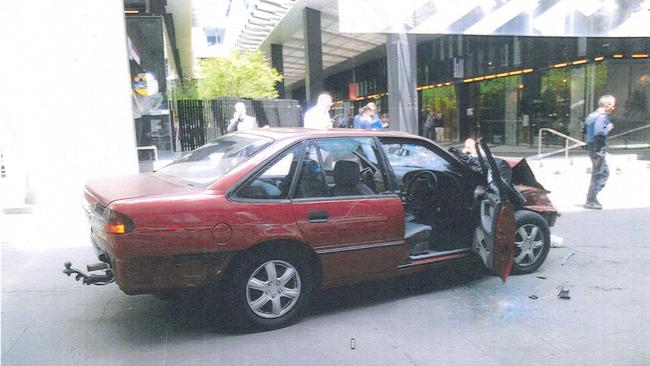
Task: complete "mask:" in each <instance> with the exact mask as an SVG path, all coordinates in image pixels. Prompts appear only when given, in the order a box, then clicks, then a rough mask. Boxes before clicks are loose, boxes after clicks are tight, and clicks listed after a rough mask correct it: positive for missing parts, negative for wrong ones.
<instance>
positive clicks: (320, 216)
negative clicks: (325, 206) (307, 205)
mask: <svg viewBox="0 0 650 366" xmlns="http://www.w3.org/2000/svg"><path fill="white" fill-rule="evenodd" d="M307 215H308V220H309V222H327V211H309V212H308V213H307Z"/></svg>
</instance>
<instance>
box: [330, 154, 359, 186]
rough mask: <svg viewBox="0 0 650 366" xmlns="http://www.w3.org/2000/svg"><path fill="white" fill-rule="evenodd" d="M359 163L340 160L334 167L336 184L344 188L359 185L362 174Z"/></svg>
mask: <svg viewBox="0 0 650 366" xmlns="http://www.w3.org/2000/svg"><path fill="white" fill-rule="evenodd" d="M360 170H361V169H359V163H357V162H356V161H353V160H339V161H337V162H336V164H335V165H334V183H336V184H337V185H339V184H340V185H343V186H354V185H356V184H357V183H359V178H361V173H360Z"/></svg>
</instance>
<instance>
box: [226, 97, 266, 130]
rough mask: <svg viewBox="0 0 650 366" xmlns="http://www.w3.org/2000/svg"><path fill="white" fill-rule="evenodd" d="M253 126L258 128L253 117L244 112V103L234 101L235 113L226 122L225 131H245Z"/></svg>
mask: <svg viewBox="0 0 650 366" xmlns="http://www.w3.org/2000/svg"><path fill="white" fill-rule="evenodd" d="M253 128H259V126H258V124H257V120H256V119H255V117H252V116H249V115H247V114H246V105H244V103H242V102H237V103H235V113H234V115H233V117H232V119H231V120H230V123H228V128H226V131H228V133H231V132H235V131H245V130H250V129H253Z"/></svg>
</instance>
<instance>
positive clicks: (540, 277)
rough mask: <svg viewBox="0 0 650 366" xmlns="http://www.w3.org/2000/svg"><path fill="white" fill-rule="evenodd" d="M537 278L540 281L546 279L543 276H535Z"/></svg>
mask: <svg viewBox="0 0 650 366" xmlns="http://www.w3.org/2000/svg"><path fill="white" fill-rule="evenodd" d="M537 278H539V279H540V280H545V279H546V277H544V276H537Z"/></svg>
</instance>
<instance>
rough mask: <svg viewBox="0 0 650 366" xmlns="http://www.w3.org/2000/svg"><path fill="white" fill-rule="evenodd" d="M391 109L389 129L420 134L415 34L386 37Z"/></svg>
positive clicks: (396, 34) (393, 34) (389, 104)
mask: <svg viewBox="0 0 650 366" xmlns="http://www.w3.org/2000/svg"><path fill="white" fill-rule="evenodd" d="M386 54H387V74H388V110H389V111H390V129H391V130H396V131H404V132H408V133H413V134H417V133H418V96H417V90H416V88H417V72H416V70H417V69H416V55H417V52H416V42H415V35H413V34H406V33H391V34H388V36H387V42H386Z"/></svg>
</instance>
